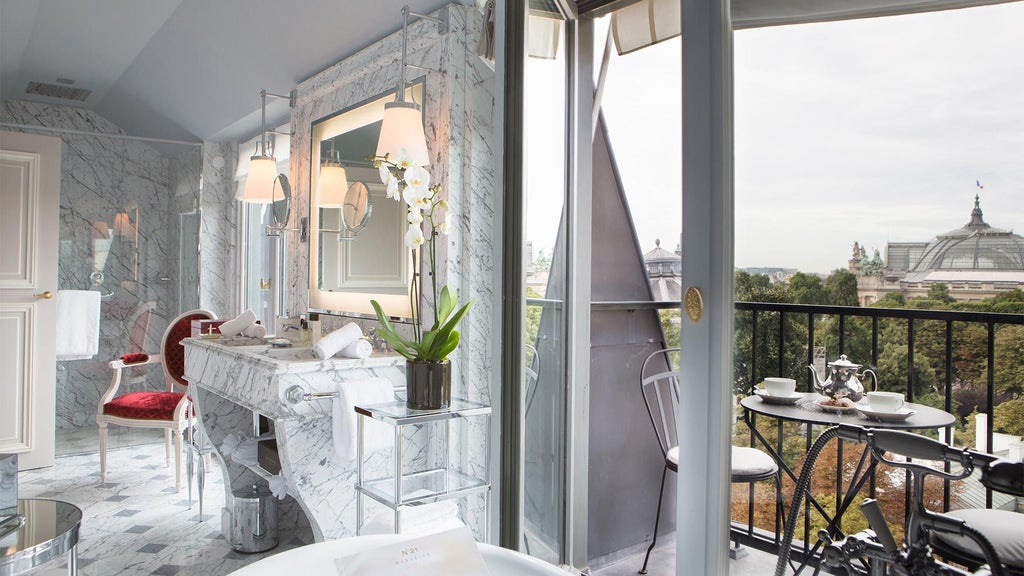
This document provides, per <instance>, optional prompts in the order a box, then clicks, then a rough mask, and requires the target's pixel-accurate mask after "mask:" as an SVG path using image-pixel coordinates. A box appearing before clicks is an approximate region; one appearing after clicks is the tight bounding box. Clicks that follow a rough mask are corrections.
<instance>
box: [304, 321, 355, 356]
mask: <svg viewBox="0 0 1024 576" xmlns="http://www.w3.org/2000/svg"><path fill="white" fill-rule="evenodd" d="M362 337H363V331H362V330H361V329H360V328H359V325H358V324H355V323H353V322H349V323H348V324H345V325H344V326H342V327H341V328H340V329H338V330H335V331H334V332H331V333H330V334H328V335H327V336H324V337H323V338H321V339H320V341H319V342H317V343H316V345H314V346H313V351H314V352H316V355H317V358H320V359H321V360H327V359H328V358H330V357H331V356H334V355H335V354H337V353H338V352H340V351H341V350H342V349H344V348H345V347H346V346H348V345H349V344H351V343H353V342H355V341H356V340H358V339H360V338H362Z"/></svg>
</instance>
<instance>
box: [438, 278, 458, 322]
mask: <svg viewBox="0 0 1024 576" xmlns="http://www.w3.org/2000/svg"><path fill="white" fill-rule="evenodd" d="M457 304H458V299H457V297H456V296H455V295H454V294H453V291H452V289H451V288H449V287H448V286H447V285H445V287H444V288H442V289H441V295H440V296H438V302H437V321H438V322H439V323H440V322H444V321H445V320H446V319H447V318H448V316H449V315H450V314H451V313H452V311H453V310H455V306H456V305H457Z"/></svg>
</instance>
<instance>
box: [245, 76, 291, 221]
mask: <svg viewBox="0 0 1024 576" xmlns="http://www.w3.org/2000/svg"><path fill="white" fill-rule="evenodd" d="M267 96H272V97H274V98H284V99H287V100H288V106H289V107H291V106H294V105H295V92H294V91H292V93H291V94H289V95H288V96H281V95H280V94H271V93H270V92H267V91H266V90H261V91H260V98H261V100H262V108H261V116H260V123H261V124H260V126H261V131H260V141H259V143H258V144H257V145H256V154H255V155H253V156H252V157H251V158H249V173H248V175H247V176H246V178H245V189H244V190H243V191H242V198H241V200H242V201H243V202H253V203H257V204H269V203H271V202H273V201H274V183H275V181H276V180H277V177H278V174H277V160H276V159H275V158H274V156H273V153H272V152H270V150H269V148H270V146H269V143H268V142H267V133H272V134H282V135H285V136H291V133H290V132H277V131H275V130H267Z"/></svg>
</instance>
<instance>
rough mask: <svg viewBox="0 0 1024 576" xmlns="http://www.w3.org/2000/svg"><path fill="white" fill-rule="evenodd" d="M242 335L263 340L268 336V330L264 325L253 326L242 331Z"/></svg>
mask: <svg viewBox="0 0 1024 576" xmlns="http://www.w3.org/2000/svg"><path fill="white" fill-rule="evenodd" d="M242 335H243V336H248V337H249V338H263V337H264V336H266V335H267V329H266V328H264V327H263V324H253V325H252V326H249V327H248V328H246V329H245V330H242Z"/></svg>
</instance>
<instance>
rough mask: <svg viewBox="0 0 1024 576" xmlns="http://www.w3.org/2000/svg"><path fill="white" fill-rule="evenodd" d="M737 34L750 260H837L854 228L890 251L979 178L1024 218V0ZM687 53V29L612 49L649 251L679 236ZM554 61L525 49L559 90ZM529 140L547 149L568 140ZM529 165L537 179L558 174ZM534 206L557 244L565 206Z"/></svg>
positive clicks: (985, 205) (960, 208)
mask: <svg viewBox="0 0 1024 576" xmlns="http://www.w3.org/2000/svg"><path fill="white" fill-rule="evenodd" d="M598 38H600V40H599V44H600V45H601V46H603V39H604V36H603V35H599V36H598ZM734 40H735V96H736V100H735V133H736V140H735V153H736V170H735V174H736V265H737V266H738V267H750V266H779V267H788V268H799V269H800V270H803V271H805V272H821V273H828V272H829V271H831V270H833V269H835V268H840V267H844V266H845V265H846V260H847V259H848V258H849V257H850V254H851V249H852V245H853V242H854V241H858V242H860V243H861V244H862V245H865V246H866V247H867V249H868V251H869V254H870V252H871V250H872V249H874V248H877V249H878V250H879V251H880V252H881V253H882V255H883V257H884V251H885V243H886V242H888V241H897V242H898V241H927V240H929V239H931V238H933V237H934V236H935V235H936V234H938V233H941V232H945V231H948V230H952V229H955V228H958V227H960V226H962V225H964V224H966V223H967V221H968V220H969V218H970V212H971V209H972V208H973V204H974V195H975V193H980V194H981V206H982V209H983V211H984V213H985V219H986V221H987V222H988V223H989V224H991V225H993V226H996V227H999V228H1010V229H1014V230H1015V231H1016V232H1017V233H1024V2H1015V3H1011V4H1004V5H998V6H989V7H982V8H971V9H967V10H957V11H947V12H936V13H929V14H918V15H911V16H899V17H891V18H875V19H866V20H854V21H849V22H836V23H825V24H811V25H799V26H783V27H773V28H764V29H757V30H741V31H737V32H736V34H735V36H734ZM598 52H600V46H599V48H598ZM679 66H680V65H679V41H678V39H677V40H673V41H669V42H664V43H662V44H660V45H657V46H654V47H650V48H647V49H644V50H641V51H638V52H635V53H633V54H629V55H626V56H622V57H618V56H615V57H614V59H613V60H612V63H611V67H610V70H609V77H608V83H607V86H606V91H605V95H604V109H605V114H606V118H607V120H608V124H609V132H610V133H611V135H612V141H613V147H614V154H615V156H616V160H617V163H618V166H619V170H620V174H621V176H622V179H623V181H624V184H625V187H626V191H627V195H628V197H629V202H630V208H631V210H632V211H633V216H634V220H635V221H636V224H637V231H638V236H639V239H640V245H641V247H642V249H643V250H644V251H647V250H649V249H651V248H653V247H654V241H655V239H656V238H660V239H661V240H662V245H663V247H666V248H669V249H672V248H674V247H675V245H676V243H677V242H678V238H679V232H680V224H679V223H680V200H679V197H680V193H679V190H680V174H679V168H678V162H679V158H680V145H679V128H678V127H679V125H680V112H679V101H680V90H679V85H678V70H679ZM554 67H555V65H552V64H551V63H539V62H538V61H531V69H530V70H531V72H532V73H533V74H536V75H537V76H538V77H542V75H543V74H555V76H551V77H549V78H551V80H546V81H544V82H543V83H542V84H543V85H545V87H546V89H545V90H546V91H547V92H548V97H549V98H550V96H551V95H550V87H551V86H552V84H551V82H555V85H557V81H556V80H555V79H556V78H557V76H556V74H557V72H555V71H553V70H552V68H554ZM670 74H671V75H670ZM528 97H529V96H528ZM549 101H550V100H549ZM537 108H538V107H537V106H534V107H533V114H534V115H535V116H537V117H539V118H542V121H544V122H551V121H552V119H551V118H550V117H546V118H545V117H543V114H546V113H547V112H546V111H538V110H537ZM549 126H550V124H549ZM549 140H556V141H557V139H549ZM530 143H531V146H532V148H533V149H532V150H530V149H528V162H531V160H530V159H531V158H532V159H533V160H532V161H533V162H534V164H535V165H536V164H539V163H541V162H544V160H543V158H545V157H550V155H552V154H555V155H557V153H558V152H557V142H550V141H539V140H538V139H531V140H530ZM531 172H532V170H531V171H530V172H528V177H531V176H534V177H536V178H537V179H538V180H537V181H533V179H532V178H531V183H530V185H531V187H533V186H538V187H539V186H545V187H546V185H545V184H542V183H541V180H542V179H546V180H548V181H550V180H551V178H550V176H541V175H540V174H535V175H531ZM976 181H980V182H981V184H982V185H983V186H984V189H981V190H979V189H978V188H977V187H976V184H975V182H976ZM552 193H554V190H552ZM528 210H529V211H528V217H529V220H528V226H529V230H528V232H527V235H528V238H530V239H534V240H535V245H537V246H541V247H543V246H545V245H548V244H549V242H550V238H552V237H553V234H554V230H553V228H554V226H557V220H555V221H554V223H552V222H551V221H550V216H547V217H545V214H548V215H549V214H550V213H551V212H552V211H553V210H551V209H550V206H548V207H544V206H541V205H540V204H539V203H536V202H535V203H534V205H533V206H532V207H528ZM545 251H546V252H547V251H548V250H547V249H545Z"/></svg>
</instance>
